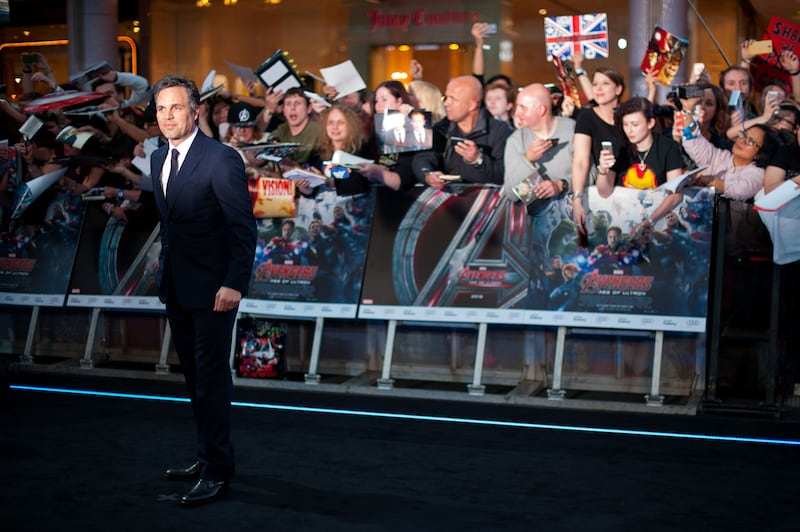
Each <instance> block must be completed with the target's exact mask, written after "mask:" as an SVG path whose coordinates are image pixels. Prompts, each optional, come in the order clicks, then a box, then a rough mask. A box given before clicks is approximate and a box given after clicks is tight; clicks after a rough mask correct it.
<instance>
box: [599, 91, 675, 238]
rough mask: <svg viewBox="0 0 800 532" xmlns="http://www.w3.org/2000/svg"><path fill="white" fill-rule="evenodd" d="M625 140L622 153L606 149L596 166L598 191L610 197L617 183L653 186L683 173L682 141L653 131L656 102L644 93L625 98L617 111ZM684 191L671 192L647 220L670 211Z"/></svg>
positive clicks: (652, 221)
mask: <svg viewBox="0 0 800 532" xmlns="http://www.w3.org/2000/svg"><path fill="white" fill-rule="evenodd" d="M617 116H618V119H619V124H620V127H621V128H622V131H623V133H624V134H625V142H624V144H623V146H622V149H621V150H620V153H619V156H618V157H615V156H614V154H613V153H612V152H611V151H609V150H603V151H602V152H601V154H600V161H599V164H598V167H597V191H598V192H599V193H600V195H601V196H602V197H608V196H610V195H611V194H612V193H613V192H614V188H615V187H628V188H638V189H652V188H657V187H658V186H659V185H662V184H664V183H666V182H667V181H668V180H670V179H675V178H677V177H680V175H681V174H682V173H683V167H684V162H683V157H682V156H681V150H680V145H679V144H678V143H677V142H675V141H674V140H673V139H671V138H669V137H667V136H664V135H656V134H654V133H653V128H654V127H655V124H656V121H655V113H654V110H653V104H652V103H651V102H650V101H649V100H648V99H647V98H642V97H634V98H630V99H629V100H627V101H625V102H624V103H623V104H622V105H620V106H619V109H618V111H617ZM681 198H682V194H679V193H678V194H671V195H669V196H667V198H665V199H664V201H662V203H661V205H660V206H659V207H658V208H656V210H655V211H654V212H653V214H651V216H650V219H649V220H648V223H651V224H652V223H655V222H656V221H657V220H659V219H660V218H661V217H663V216H664V215H665V214H666V213H667V212H668V211H671V210H672V209H673V208H674V207H675V205H677V204H678V203H679V202H680V200H681Z"/></svg>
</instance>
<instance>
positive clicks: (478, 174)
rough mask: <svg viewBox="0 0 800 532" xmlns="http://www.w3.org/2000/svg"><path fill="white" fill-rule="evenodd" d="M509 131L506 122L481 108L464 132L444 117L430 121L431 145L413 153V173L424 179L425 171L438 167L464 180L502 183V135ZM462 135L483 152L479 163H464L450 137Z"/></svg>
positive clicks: (503, 154)
mask: <svg viewBox="0 0 800 532" xmlns="http://www.w3.org/2000/svg"><path fill="white" fill-rule="evenodd" d="M510 134H511V129H510V128H509V127H508V124H506V123H505V122H502V121H500V120H495V119H494V118H492V115H490V114H489V111H487V110H486V109H485V108H482V109H481V111H480V113H479V114H478V119H477V121H476V122H475V126H474V127H473V128H472V131H469V132H465V131H461V130H460V129H459V128H458V125H457V124H455V123H454V122H450V120H448V119H447V117H445V118H443V119H441V120H440V121H438V122H436V123H435V124H434V125H433V148H432V149H430V150H426V151H421V152H419V153H418V154H417V155H416V156H414V161H413V163H412V164H413V167H414V176H415V177H416V178H417V180H418V181H419V182H420V183H424V182H425V173H426V172H430V171H432V170H440V171H442V172H443V173H445V174H453V175H460V176H461V180H462V181H464V182H467V183H495V184H498V185H502V184H503V175H504V173H505V167H504V164H503V157H504V156H505V148H506V138H508V136H509V135H510ZM453 136H457V137H464V138H468V139H470V140H472V141H473V142H475V144H477V145H478V149H480V151H481V153H482V154H483V163H482V164H481V165H480V166H472V165H469V164H467V163H466V162H465V161H464V159H463V158H462V157H461V156H460V155H459V154H458V153H456V151H455V144H456V142H453V141H451V140H450V137H453Z"/></svg>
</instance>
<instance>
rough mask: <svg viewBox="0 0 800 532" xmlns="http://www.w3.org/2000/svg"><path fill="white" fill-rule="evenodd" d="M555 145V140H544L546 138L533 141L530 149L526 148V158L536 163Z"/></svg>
mask: <svg viewBox="0 0 800 532" xmlns="http://www.w3.org/2000/svg"><path fill="white" fill-rule="evenodd" d="M552 147H553V141H551V140H544V139H536V140H534V141H533V142H531V144H530V146H528V149H527V150H525V158H526V159H528V160H529V161H530V162H532V163H534V162H536V161H538V160H539V159H541V158H542V156H543V155H544V152H546V151H547V150H549V149H550V148H552Z"/></svg>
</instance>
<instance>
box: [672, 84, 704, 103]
mask: <svg viewBox="0 0 800 532" xmlns="http://www.w3.org/2000/svg"><path fill="white" fill-rule="evenodd" d="M672 94H674V95H675V96H677V97H678V98H680V99H681V100H688V99H689V98H702V97H703V96H705V89H701V88H700V87H698V86H697V85H678V86H676V87H670V95H672Z"/></svg>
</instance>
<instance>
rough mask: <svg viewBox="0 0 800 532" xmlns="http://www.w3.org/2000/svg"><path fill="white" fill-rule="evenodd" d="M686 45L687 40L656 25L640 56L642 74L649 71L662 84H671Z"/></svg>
mask: <svg viewBox="0 0 800 532" xmlns="http://www.w3.org/2000/svg"><path fill="white" fill-rule="evenodd" d="M688 47H689V41H688V40H686V39H684V38H683V37H678V36H677V35H675V34H673V33H670V32H668V31H667V30H665V29H663V28H661V27H660V26H656V27H655V29H654V30H653V36H652V37H651V38H650V42H649V43H648V45H647V50H645V52H644V57H643V58H642V64H641V67H640V69H641V71H642V74H647V72H648V71H651V72H652V73H653V74H655V76H656V77H657V78H658V80H659V81H660V82H661V83H662V84H664V85H670V84H672V81H673V80H674V79H675V75H676V74H677V73H678V69H679V68H680V67H681V61H683V56H684V55H685V54H686V49H687V48H688Z"/></svg>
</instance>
